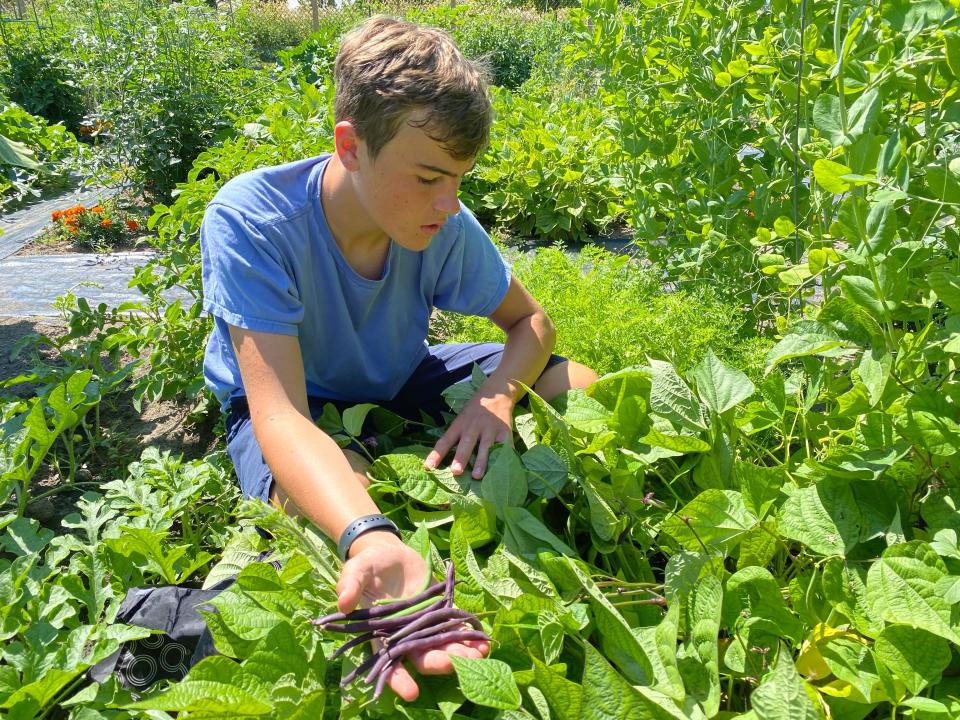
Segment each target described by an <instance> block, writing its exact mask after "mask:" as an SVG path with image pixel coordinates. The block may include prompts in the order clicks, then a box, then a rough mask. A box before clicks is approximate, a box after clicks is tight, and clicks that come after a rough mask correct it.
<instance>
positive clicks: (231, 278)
mask: <svg viewBox="0 0 960 720" xmlns="http://www.w3.org/2000/svg"><path fill="white" fill-rule="evenodd" d="M200 255H201V260H202V268H203V309H204V310H206V311H207V312H209V313H210V314H211V315H214V316H215V317H219V318H222V319H223V320H225V321H226V322H228V323H230V324H231V325H235V326H237V327H241V328H246V329H248V330H257V331H263V332H272V333H278V334H281V335H297V334H298V325H299V323H300V321H301V320H302V319H303V303H302V302H301V301H300V294H299V292H298V291H297V287H296V285H295V283H294V281H293V277H292V275H291V273H290V272H289V271H288V270H287V268H286V264H285V262H284V259H283V257H282V255H281V253H280V251H279V250H278V249H277V247H276V245H275V244H274V243H272V242H271V241H270V240H269V239H268V238H267V237H266V236H265V235H264V234H263V233H262V232H261V231H260V229H258V228H257V226H255V225H254V224H253V223H251V222H250V221H249V220H247V219H246V218H245V217H244V216H243V215H242V214H241V213H240V212H238V211H237V210H234V209H233V208H230V207H228V206H226V205H221V204H219V203H212V204H211V205H209V206H208V207H207V211H206V213H205V214H204V217H203V223H202V225H201V226H200Z"/></svg>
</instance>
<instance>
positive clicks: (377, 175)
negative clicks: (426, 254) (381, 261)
mask: <svg viewBox="0 0 960 720" xmlns="http://www.w3.org/2000/svg"><path fill="white" fill-rule="evenodd" d="M410 118H411V119H414V120H416V119H418V115H417V114H416V113H414V114H411V116H410ZM471 167H473V159H472V158H471V159H470V160H466V161H464V160H454V159H453V158H452V157H451V156H450V154H449V153H448V152H447V151H446V150H445V149H444V148H443V146H441V145H440V143H438V142H437V141H436V140H434V139H432V138H431V137H430V136H429V135H428V134H427V133H426V132H425V131H424V130H423V129H421V128H417V127H413V126H412V125H410V124H409V123H407V122H404V123H402V124H401V126H400V130H399V132H398V133H397V134H396V135H395V136H394V137H393V138H392V139H391V140H390V141H389V142H388V143H387V144H386V145H384V146H383V147H382V148H381V150H380V153H379V154H378V155H377V157H376V158H375V159H371V158H370V156H369V153H368V152H367V148H366V143H364V142H363V141H362V140H361V141H359V143H358V173H359V174H358V176H357V180H358V182H357V183H356V184H355V187H356V189H357V194H358V196H359V199H360V201H361V203H362V204H363V205H364V207H365V209H366V211H367V213H368V215H369V216H370V220H371V221H372V222H373V223H374V224H375V225H376V226H377V227H379V228H380V229H381V230H383V232H384V233H386V235H387V236H388V237H389V238H390V239H392V240H393V241H394V242H396V243H397V244H398V245H400V246H402V247H405V248H407V249H408V250H414V251H419V250H424V249H426V247H427V246H428V245H429V244H430V239H431V238H432V237H433V236H434V235H435V234H436V233H437V231H438V230H439V229H440V227H441V226H442V225H443V224H444V223H445V222H446V221H447V218H448V217H449V216H450V215H455V214H456V213H458V212H460V201H459V199H458V198H457V192H458V191H459V188H460V181H461V180H462V179H463V176H464V174H465V173H466V172H467V171H468V170H469V169H470V168H471Z"/></svg>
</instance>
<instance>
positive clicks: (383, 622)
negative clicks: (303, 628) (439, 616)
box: [320, 598, 446, 633]
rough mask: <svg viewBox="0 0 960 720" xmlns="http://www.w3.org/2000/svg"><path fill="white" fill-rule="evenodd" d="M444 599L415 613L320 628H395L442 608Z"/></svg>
mask: <svg viewBox="0 0 960 720" xmlns="http://www.w3.org/2000/svg"><path fill="white" fill-rule="evenodd" d="M445 602H446V600H444V598H440V599H439V600H437V601H436V602H435V603H431V604H430V605H428V606H427V607H425V608H423V609H422V610H417V612H415V613H410V614H409V615H401V616H400V617H378V618H372V619H370V620H360V621H358V622H351V623H345V624H344V623H327V624H325V625H321V626H320V628H321V629H322V630H330V631H331V632H346V633H363V632H370V631H371V630H395V629H397V628H398V627H402V626H403V625H405V624H406V623H408V622H410V621H411V620H416V619H417V618H420V617H423V616H424V615H425V614H426V613H429V612H431V611H433V610H436V609H438V608H442V607H443V605H444V603H445Z"/></svg>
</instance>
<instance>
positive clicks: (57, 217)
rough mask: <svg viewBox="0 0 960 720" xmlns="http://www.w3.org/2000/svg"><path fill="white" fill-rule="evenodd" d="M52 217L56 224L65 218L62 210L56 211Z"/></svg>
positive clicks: (51, 214)
mask: <svg viewBox="0 0 960 720" xmlns="http://www.w3.org/2000/svg"><path fill="white" fill-rule="evenodd" d="M50 217H52V218H53V221H54V222H56V221H57V220H59V219H60V218H62V217H63V213H62V212H61V211H60V210H54V211H53V212H52V213H50Z"/></svg>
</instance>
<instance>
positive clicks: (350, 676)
mask: <svg viewBox="0 0 960 720" xmlns="http://www.w3.org/2000/svg"><path fill="white" fill-rule="evenodd" d="M379 657H380V655H379V654H376V653H374V654H372V655H371V656H370V657H368V658H367V659H366V660H364V661H363V662H362V663H360V664H359V665H357V666H356V667H355V668H354V669H353V670H351V671H350V672H348V673H347V674H346V675H345V676H344V678H343V680H341V681H340V687H346V686H347V685H349V684H350V683H351V682H353V681H354V679H355V678H356V677H357V676H358V675H360V674H362V673H365V672H366V671H367V670H369V669H370V668H372V667H373V666H374V665H375V664H376V662H377V660H378V659H379Z"/></svg>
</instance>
